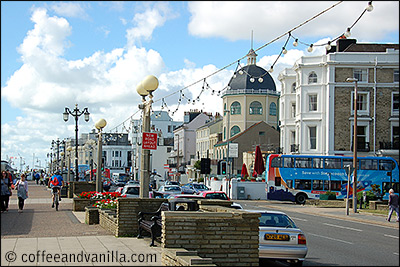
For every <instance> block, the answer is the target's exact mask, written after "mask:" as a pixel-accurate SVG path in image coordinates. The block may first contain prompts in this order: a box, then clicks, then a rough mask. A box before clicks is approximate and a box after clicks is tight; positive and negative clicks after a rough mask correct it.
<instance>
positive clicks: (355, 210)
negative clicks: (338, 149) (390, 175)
mask: <svg viewBox="0 0 400 267" xmlns="http://www.w3.org/2000/svg"><path fill="white" fill-rule="evenodd" d="M346 82H350V83H352V82H354V103H353V106H354V129H353V167H354V172H353V211H354V213H356V212H357V82H358V80H357V79H356V78H347V79H346Z"/></svg>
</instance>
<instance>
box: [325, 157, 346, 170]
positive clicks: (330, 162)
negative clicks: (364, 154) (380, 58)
mask: <svg viewBox="0 0 400 267" xmlns="http://www.w3.org/2000/svg"><path fill="white" fill-rule="evenodd" d="M341 168H342V166H341V161H340V159H325V169H341Z"/></svg>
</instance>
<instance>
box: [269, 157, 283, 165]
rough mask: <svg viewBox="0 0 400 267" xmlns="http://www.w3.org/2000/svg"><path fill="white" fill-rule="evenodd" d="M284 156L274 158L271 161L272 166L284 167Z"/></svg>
mask: <svg viewBox="0 0 400 267" xmlns="http://www.w3.org/2000/svg"><path fill="white" fill-rule="evenodd" d="M282 159H283V158H281V157H276V158H273V159H272V161H271V167H272V168H282V167H283V160H282Z"/></svg>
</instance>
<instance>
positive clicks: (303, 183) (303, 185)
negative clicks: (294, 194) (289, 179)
mask: <svg viewBox="0 0 400 267" xmlns="http://www.w3.org/2000/svg"><path fill="white" fill-rule="evenodd" d="M294 188H295V189H301V190H311V180H299V179H296V180H294Z"/></svg>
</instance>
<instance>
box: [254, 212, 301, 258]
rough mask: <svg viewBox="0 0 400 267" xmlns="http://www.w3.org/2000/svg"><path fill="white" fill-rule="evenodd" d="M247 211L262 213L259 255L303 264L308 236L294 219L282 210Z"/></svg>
mask: <svg viewBox="0 0 400 267" xmlns="http://www.w3.org/2000/svg"><path fill="white" fill-rule="evenodd" d="M247 211H250V212H259V213H261V217H260V224H259V257H260V258H267V259H273V260H285V261H286V262H289V263H290V264H291V265H296V266H302V264H303V261H304V260H305V257H306V255H307V251H308V248H307V242H306V236H305V235H304V233H303V231H302V230H300V229H299V228H298V227H297V226H296V224H295V223H294V222H293V220H292V219H290V218H289V216H288V215H286V214H285V213H284V212H280V211H265V210H247Z"/></svg>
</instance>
